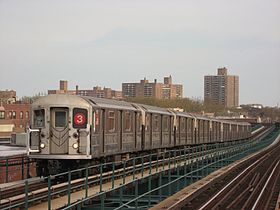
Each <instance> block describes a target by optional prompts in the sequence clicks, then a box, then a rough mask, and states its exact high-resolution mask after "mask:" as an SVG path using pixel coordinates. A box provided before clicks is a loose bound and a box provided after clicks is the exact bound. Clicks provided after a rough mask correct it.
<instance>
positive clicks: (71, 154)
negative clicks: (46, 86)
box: [27, 94, 92, 176]
mask: <svg viewBox="0 0 280 210" xmlns="http://www.w3.org/2000/svg"><path fill="white" fill-rule="evenodd" d="M91 113H92V108H91V106H90V104H89V103H87V101H85V100H84V99H82V98H80V97H78V96H75V95H64V94H55V95H48V96H45V97H42V98H39V99H38V100H36V101H35V102H34V103H33V104H32V107H31V128H30V129H29V135H28V136H29V138H28V142H27V153H28V156H29V157H30V158H33V159H37V168H38V170H37V173H38V174H37V175H39V176H40V175H48V174H56V173H58V172H61V171H65V170H67V169H69V168H71V167H73V166H74V165H76V164H79V161H80V160H83V159H91V155H90V123H89V122H91V117H92V116H91Z"/></svg>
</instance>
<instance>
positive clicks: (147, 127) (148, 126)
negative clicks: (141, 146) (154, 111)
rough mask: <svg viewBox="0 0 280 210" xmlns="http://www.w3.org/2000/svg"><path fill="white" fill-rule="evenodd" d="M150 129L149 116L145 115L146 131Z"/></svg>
mask: <svg viewBox="0 0 280 210" xmlns="http://www.w3.org/2000/svg"><path fill="white" fill-rule="evenodd" d="M150 127H151V115H150V114H147V115H146V130H147V131H149V130H150Z"/></svg>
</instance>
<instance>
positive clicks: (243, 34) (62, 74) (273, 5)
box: [0, 0, 280, 106]
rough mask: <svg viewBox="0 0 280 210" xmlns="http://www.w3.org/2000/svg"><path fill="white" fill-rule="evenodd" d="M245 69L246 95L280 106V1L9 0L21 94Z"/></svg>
mask: <svg viewBox="0 0 280 210" xmlns="http://www.w3.org/2000/svg"><path fill="white" fill-rule="evenodd" d="M219 67H226V68H228V69H229V73H230V74H233V75H239V78H240V103H241V104H243V103H262V104H264V105H270V106H275V105H277V103H279V104H280V0H266V1H264V0H234V1H233V0H211V1H209V0H181V1H179V0H168V1H167V0H111V1H110V0H100V1H95V0H83V1H78V0H75V1H74V0H72V1H71V0H45V1H44V0H33V1H31V0H0V89H14V90H16V91H17V94H18V95H19V96H23V95H34V94H36V93H38V92H42V91H43V92H46V91H47V90H48V89H57V88H58V82H59V80H60V79H66V80H68V81H69V86H70V88H73V89H74V88H75V85H76V84H78V85H79V87H80V89H91V88H92V87H93V86H96V85H99V86H106V87H112V88H113V89H117V90H121V83H122V82H138V81H139V80H140V79H142V78H144V77H146V78H147V79H149V80H151V81H153V79H155V78H157V79H158V81H159V82H160V81H163V77H164V76H168V75H170V74H171V75H172V76H173V82H174V83H182V84H183V85H184V95H185V96H186V97H199V98H203V76H204V75H209V74H210V75H214V74H216V71H217V68H219Z"/></svg>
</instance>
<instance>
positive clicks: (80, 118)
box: [74, 113, 86, 125]
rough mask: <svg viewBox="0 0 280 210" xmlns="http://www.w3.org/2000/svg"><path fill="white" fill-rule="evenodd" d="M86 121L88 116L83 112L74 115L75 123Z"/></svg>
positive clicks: (79, 123)
mask: <svg viewBox="0 0 280 210" xmlns="http://www.w3.org/2000/svg"><path fill="white" fill-rule="evenodd" d="M85 122H86V116H85V115H84V114H83V113H76V114H75V116H74V123H75V124H76V125H83V124H85Z"/></svg>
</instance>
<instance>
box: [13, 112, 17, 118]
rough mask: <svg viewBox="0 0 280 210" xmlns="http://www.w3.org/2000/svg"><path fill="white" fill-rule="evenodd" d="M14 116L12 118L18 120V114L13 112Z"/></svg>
mask: <svg viewBox="0 0 280 210" xmlns="http://www.w3.org/2000/svg"><path fill="white" fill-rule="evenodd" d="M12 115H13V117H12V118H13V119H16V118H17V113H16V112H15V111H13V114H12Z"/></svg>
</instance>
